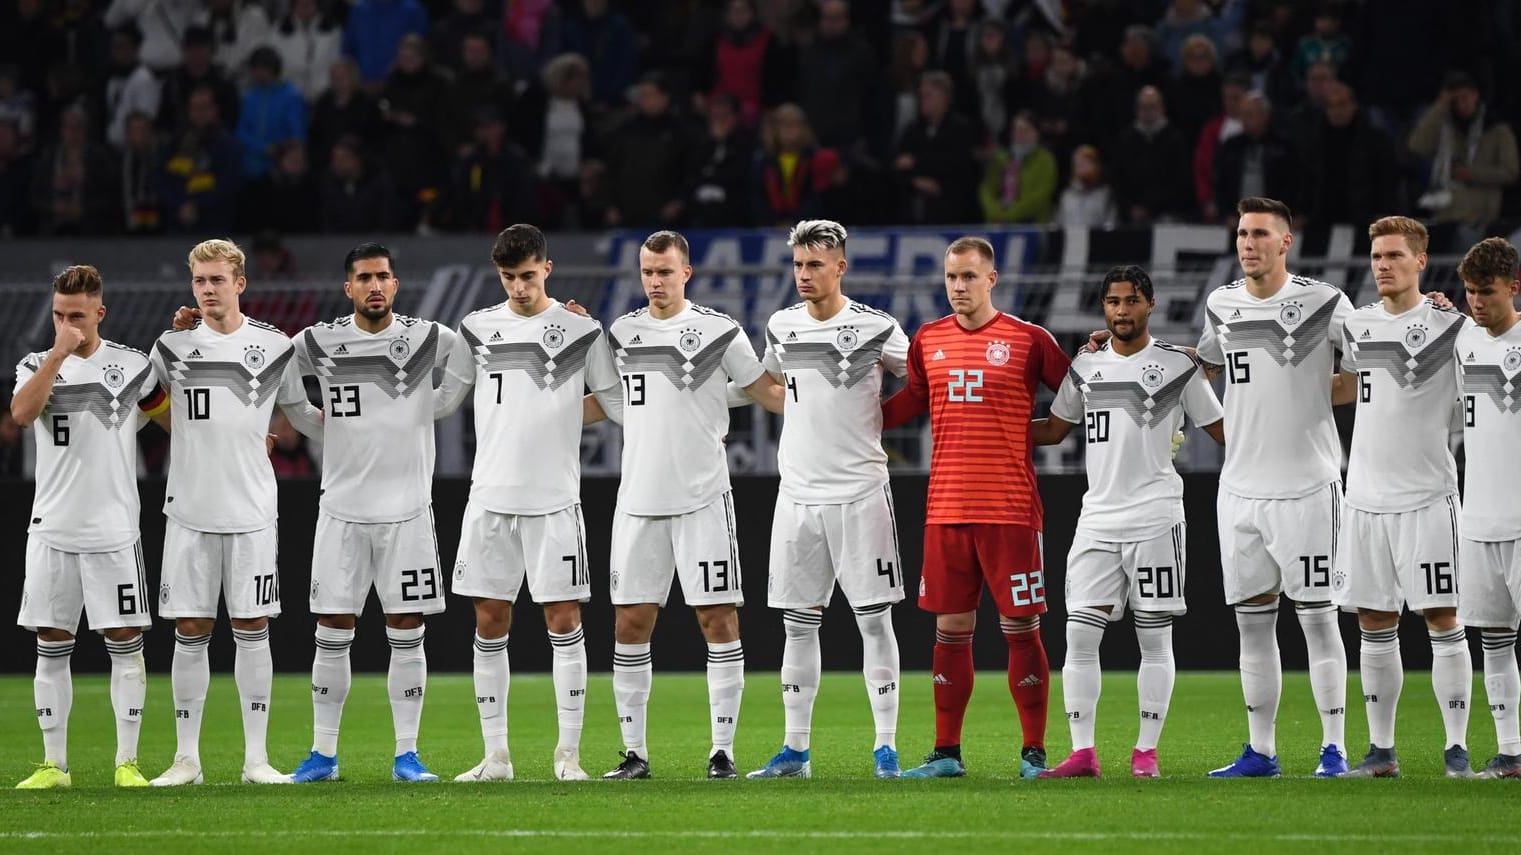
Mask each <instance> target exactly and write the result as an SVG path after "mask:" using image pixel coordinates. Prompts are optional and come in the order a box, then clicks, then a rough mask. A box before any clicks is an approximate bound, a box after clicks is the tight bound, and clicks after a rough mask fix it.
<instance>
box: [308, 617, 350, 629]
mask: <svg viewBox="0 0 1521 855" xmlns="http://www.w3.org/2000/svg"><path fill="white" fill-rule="evenodd" d="M357 622H358V621H357V620H356V619H355V618H354V616H353V615H318V616H317V625H318V626H325V627H327V628H328V629H353V628H354V625H355V624H356V623H357Z"/></svg>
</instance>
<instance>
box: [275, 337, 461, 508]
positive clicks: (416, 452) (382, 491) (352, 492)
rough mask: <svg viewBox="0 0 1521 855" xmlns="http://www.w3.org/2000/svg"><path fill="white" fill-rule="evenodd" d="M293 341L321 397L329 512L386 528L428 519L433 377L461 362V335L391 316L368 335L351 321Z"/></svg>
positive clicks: (302, 366) (323, 503)
mask: <svg viewBox="0 0 1521 855" xmlns="http://www.w3.org/2000/svg"><path fill="white" fill-rule="evenodd" d="M294 341H295V344H296V362H297V364H298V365H299V366H300V370H301V373H302V374H306V375H310V376H312V377H316V378H317V382H318V383H319V384H320V386H321V388H322V391H321V398H322V409H323V430H322V433H323V443H322V497H321V499H320V500H319V505H320V507H321V508H322V510H323V512H325V513H327V514H328V515H329V516H332V517H336V518H337V519H340V520H344V521H345V522H356V523H382V522H401V521H403V520H409V519H412V518H413V517H415V516H417V515H418V514H421V513H422V512H423V511H426V510H427V509H428V506H429V505H430V504H432V502H433V459H434V450H433V403H434V400H433V399H434V389H433V370H434V369H435V368H444V367H445V365H446V363H448V361H449V360H450V358H451V357H452V356H453V355H454V353H455V348H454V342H455V334H454V330H451V329H449V328H448V327H446V326H444V325H443V324H440V323H436V322H434V321H423V320H418V319H417V318H409V317H406V316H405V315H393V316H392V319H391V323H390V325H389V326H387V327H386V328H385V329H383V330H381V331H380V332H378V333H369V332H365V331H364V330H362V329H360V328H359V326H358V325H357V324H355V323H354V316H353V315H345V316H343V317H341V318H338V319H337V320H335V321H333V322H332V323H326V324H313V325H312V326H310V327H307V328H306V329H305V330H302V331H301V333H300V334H298V335H297V336H296V337H295V339H294ZM461 366H463V363H461ZM455 371H457V372H459V373H460V374H461V375H464V374H465V373H466V372H465V369H464V368H463V367H459V368H456V369H455Z"/></svg>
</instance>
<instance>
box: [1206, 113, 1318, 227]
mask: <svg viewBox="0 0 1521 855" xmlns="http://www.w3.org/2000/svg"><path fill="white" fill-rule="evenodd" d="M1272 118H1273V108H1272V105H1271V104H1269V103H1268V100H1267V96H1265V95H1263V94H1262V93H1261V92H1248V93H1247V95H1246V98H1244V99H1243V100H1242V102H1241V133H1239V134H1237V135H1236V136H1234V137H1231V138H1230V139H1229V140H1226V141H1225V143H1224V144H1223V145H1221V146H1220V151H1219V153H1218V154H1216V155H1215V210H1216V211H1221V212H1224V211H1234V210H1235V206H1236V202H1238V201H1240V200H1241V199H1245V198H1247V197H1249V196H1257V197H1267V198H1269V199H1277V200H1279V201H1281V202H1283V203H1284V204H1286V205H1288V206H1289V209H1290V210H1292V211H1298V210H1299V208H1300V197H1301V195H1302V193H1301V187H1300V182H1301V181H1302V180H1303V175H1302V174H1301V172H1300V168H1299V156H1298V153H1297V152H1296V151H1295V150H1294V144H1293V143H1291V142H1289V141H1288V140H1287V139H1285V138H1284V137H1283V135H1282V134H1280V133H1279V132H1278V131H1277V130H1275V129H1274V128H1273V125H1272ZM1296 219H1297V217H1296ZM1296 225H1298V224H1296Z"/></svg>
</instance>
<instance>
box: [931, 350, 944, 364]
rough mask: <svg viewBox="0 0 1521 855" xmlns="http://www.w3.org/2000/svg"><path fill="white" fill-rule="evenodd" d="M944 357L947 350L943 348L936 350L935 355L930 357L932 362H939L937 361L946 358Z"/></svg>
mask: <svg viewBox="0 0 1521 855" xmlns="http://www.w3.org/2000/svg"><path fill="white" fill-rule="evenodd" d="M944 358H945V351H943V350H937V351H935V355H934V356H931V357H930V361H931V362H937V361H939V360H941V359H944Z"/></svg>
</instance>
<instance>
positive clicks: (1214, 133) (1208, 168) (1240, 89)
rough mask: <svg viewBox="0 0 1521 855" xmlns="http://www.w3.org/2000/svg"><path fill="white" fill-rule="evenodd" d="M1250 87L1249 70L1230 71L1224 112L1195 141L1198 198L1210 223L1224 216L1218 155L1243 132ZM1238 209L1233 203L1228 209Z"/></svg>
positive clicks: (1224, 92) (1223, 99) (1223, 90)
mask: <svg viewBox="0 0 1521 855" xmlns="http://www.w3.org/2000/svg"><path fill="white" fill-rule="evenodd" d="M1250 91H1252V87H1251V85H1250V78H1248V77H1247V76H1246V75H1245V74H1243V73H1241V72H1238V71H1233V72H1231V73H1230V74H1228V75H1226V78H1225V82H1224V83H1222V84H1221V85H1220V114H1219V115H1218V116H1215V117H1214V118H1213V119H1210V120H1209V121H1208V122H1206V123H1205V124H1204V128H1203V129H1202V130H1201V131H1199V138H1198V141H1197V142H1196V143H1194V145H1193V150H1192V151H1193V154H1192V162H1193V179H1194V180H1193V186H1194V201H1195V202H1197V203H1198V205H1199V214H1200V219H1202V220H1203V221H1204V222H1206V223H1214V222H1218V221H1219V219H1220V210H1219V209H1218V208H1217V207H1216V205H1215V158H1216V157H1217V156H1218V155H1219V152H1220V147H1221V146H1223V145H1225V143H1226V141H1227V140H1229V139H1230V138H1231V137H1234V136H1236V135H1237V134H1239V133H1241V104H1242V102H1244V101H1245V100H1246V93H1248V92H1250ZM1234 209H1235V204H1234V203H1232V204H1231V206H1230V207H1229V208H1227V209H1225V210H1226V211H1230V210H1234Z"/></svg>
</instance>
